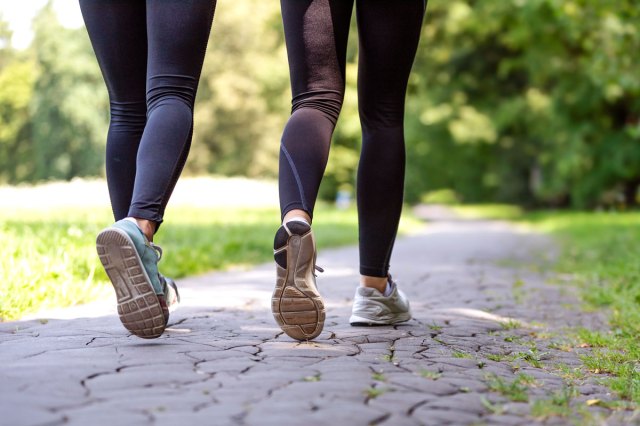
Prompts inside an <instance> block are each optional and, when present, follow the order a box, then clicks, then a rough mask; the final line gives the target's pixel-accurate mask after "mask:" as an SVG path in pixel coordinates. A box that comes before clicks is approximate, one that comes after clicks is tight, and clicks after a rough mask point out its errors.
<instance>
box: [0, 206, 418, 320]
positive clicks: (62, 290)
mask: <svg viewBox="0 0 640 426" xmlns="http://www.w3.org/2000/svg"><path fill="white" fill-rule="evenodd" d="M408 210H409V209H406V211H408ZM279 218H280V214H279V211H278V210H277V209H273V208H272V209H270V208H256V209H249V208H191V207H190V208H186V207H177V208H173V209H171V208H170V209H169V210H167V214H166V218H165V223H164V224H163V225H162V227H161V228H160V231H159V232H158V234H157V236H156V239H155V242H156V243H157V244H159V245H160V246H162V247H163V249H164V252H165V257H163V259H162V261H161V263H160V269H161V271H162V273H163V274H165V275H167V276H169V277H172V278H181V277H185V276H187V275H196V274H202V273H205V272H208V271H212V270H226V269H230V268H245V267H249V266H251V265H255V264H258V263H262V262H268V261H270V260H271V259H272V247H273V235H274V233H275V231H276V229H277V227H278V221H279ZM315 218H316V220H315V221H314V231H315V234H316V239H317V244H318V248H319V249H320V250H322V249H324V248H329V247H337V246H342V245H350V244H355V243H357V241H358V231H357V214H356V211H355V209H350V210H337V209H335V208H332V207H328V206H325V205H319V206H318V207H317V209H316V212H315ZM112 221H113V219H112V216H111V212H110V210H109V209H99V208H92V209H71V208H56V209H50V210H38V211H36V210H9V209H1V210H0V241H2V244H1V245H0V277H1V278H2V284H0V320H11V319H17V318H20V317H21V316H23V315H25V314H27V313H32V312H36V311H38V310H40V309H45V308H54V307H64V306H70V305H75V304H80V303H85V302H89V301H92V300H96V299H98V298H104V297H110V296H111V293H112V292H113V290H112V289H111V286H110V285H109V284H108V279H107V276H106V274H105V272H104V270H103V269H102V266H101V265H100V262H99V260H98V257H97V255H96V252H95V237H96V235H97V234H98V232H100V230H101V229H103V228H104V227H106V226H108V225H109V224H111V223H112ZM417 226H420V225H419V222H418V221H417V220H415V219H412V218H411V217H409V216H405V217H403V222H402V224H401V228H400V231H401V233H403V232H405V233H406V232H407V231H408V230H411V229H413V228H415V227H417ZM354 266H356V265H354Z"/></svg>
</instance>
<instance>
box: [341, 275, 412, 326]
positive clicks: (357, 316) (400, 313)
mask: <svg viewBox="0 0 640 426" xmlns="http://www.w3.org/2000/svg"><path fill="white" fill-rule="evenodd" d="M389 285H390V286H391V294H390V295H389V296H385V295H383V294H382V293H380V292H379V291H378V290H376V289H375V288H369V287H358V288H357V289H356V295H355V297H354V298H353V309H352V311H351V317H350V318H349V323H350V324H351V325H353V326H358V325H360V326H362V325H391V324H397V323H399V322H405V321H409V320H410V319H411V310H410V308H409V300H408V299H407V296H405V295H404V293H403V292H401V291H400V290H399V289H398V285H397V284H396V283H395V282H394V281H393V280H392V279H391V276H389Z"/></svg>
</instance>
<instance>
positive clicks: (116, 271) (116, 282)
mask: <svg viewBox="0 0 640 426" xmlns="http://www.w3.org/2000/svg"><path fill="white" fill-rule="evenodd" d="M96 250H97V251H98V256H99V257H100V262H102V266H104V269H105V271H106V272H107V275H108V276H109V279H110V280H111V284H112V285H113V288H114V289H115V291H116V298H117V301H118V315H119V316H120V321H122V325H124V327H125V328H126V329H127V330H129V331H130V332H131V333H133V334H135V335H136V336H138V337H142V338H145V339H153V338H156V337H160V335H162V333H163V332H164V329H165V328H166V326H167V322H168V321H169V309H170V308H172V307H173V306H175V305H176V304H177V303H178V302H179V301H180V296H179V294H178V288H177V286H176V284H175V282H173V280H171V279H170V278H166V277H164V276H162V275H161V274H160V273H159V272H158V262H159V261H160V259H161V258H162V249H161V248H160V247H159V246H157V245H155V244H153V243H152V242H150V241H149V240H148V239H147V237H146V236H145V235H144V234H143V233H142V231H141V230H140V228H138V226H137V225H136V224H135V223H133V222H130V221H128V220H119V221H118V222H116V223H114V224H113V225H112V226H110V227H109V228H107V229H105V230H103V231H102V232H100V234H98V237H97V239H96Z"/></svg>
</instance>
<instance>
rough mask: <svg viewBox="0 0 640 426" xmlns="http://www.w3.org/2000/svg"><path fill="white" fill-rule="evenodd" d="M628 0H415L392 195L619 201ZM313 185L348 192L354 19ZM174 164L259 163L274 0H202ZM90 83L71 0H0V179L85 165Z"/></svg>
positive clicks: (624, 169)
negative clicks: (322, 169) (399, 173)
mask: <svg viewBox="0 0 640 426" xmlns="http://www.w3.org/2000/svg"><path fill="white" fill-rule="evenodd" d="M633 3H635V2H634V1H632V0H616V1H613V0H575V1H570V0H562V1H560V0H508V1H507V0H484V1H474V0H458V1H447V2H442V1H441V2H438V1H433V2H431V4H429V6H428V10H427V19H426V22H425V25H424V27H423V38H422V41H421V44H420V48H419V52H418V56H417V58H416V62H415V66H414V68H413V73H412V76H411V80H410V85H409V93H408V99H407V111H406V117H407V119H406V126H405V127H406V140H407V153H408V157H407V158H408V170H407V187H406V199H407V201H408V202H410V203H414V202H418V201H439V202H447V201H463V202H474V203H475V202H508V203H515V204H519V205H522V206H526V207H546V206H553V207H573V208H595V207H605V208H606V207H611V206H617V207H620V206H633V205H635V204H636V202H637V192H638V185H639V184H640V101H639V95H640V77H639V76H640V25H639V21H640V16H639V14H640V13H639V8H638V7H637V4H635V5H634V4H633ZM352 31H353V34H352V37H351V40H350V46H349V51H348V65H347V67H348V69H347V93H346V101H345V104H344V108H343V111H342V114H341V118H340V123H339V126H338V128H337V129H336V132H335V138H334V142H333V146H332V152H331V159H330V163H329V166H328V170H327V175H326V178H325V180H324V182H323V187H322V191H321V196H322V197H323V198H325V199H335V197H336V194H337V192H338V191H339V190H342V191H343V192H344V191H351V192H352V191H353V184H354V178H355V170H356V167H357V161H358V152H359V145H360V125H359V120H358V116H357V99H356V72H357V50H358V49H357V33H356V27H355V22H354V23H353V27H352ZM208 49H209V51H208V54H207V58H206V62H205V65H204V69H203V72H202V80H201V82H200V88H199V93H198V100H197V104H196V124H195V138H194V144H193V148H192V151H191V156H190V159H189V162H188V163H187V166H186V170H185V175H192V176H193V175H198V176H199V175H211V174H215V175H223V176H247V177H251V178H261V179H264V178H267V179H269V178H274V177H275V176H276V172H277V154H278V148H279V140H280V134H281V131H282V128H283V126H284V123H285V121H286V119H287V117H288V114H289V108H290V89H289V80H288V68H287V61H286V52H285V48H284V40H283V35H282V24H281V20H280V16H279V2H276V1H270V2H264V1H258V0H243V1H222V2H219V4H218V7H217V12H216V17H215V21H214V25H213V30H212V33H211V40H210V42H209V48H208ZM107 123H108V99H107V94H106V90H105V87H104V83H103V81H102V77H101V75H100V72H99V69H98V66H97V63H96V60H95V57H94V55H93V52H92V50H91V46H90V44H89V40H88V37H87V34H86V31H85V29H84V28H83V27H82V20H81V16H80V14H79V10H78V4H77V2H76V1H74V0H57V1H49V2H45V1H32V0H30V1H29V2H13V1H7V0H0V183H2V184H19V183H25V182H26V183H31V182H33V183H35V182H42V181H47V180H70V179H73V178H75V177H101V176H103V174H104V170H103V162H104V161H103V151H104V143H105V136H106V130H107Z"/></svg>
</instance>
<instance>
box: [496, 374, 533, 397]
mask: <svg viewBox="0 0 640 426" xmlns="http://www.w3.org/2000/svg"><path fill="white" fill-rule="evenodd" d="M535 385H536V381H535V379H534V378H533V377H532V376H529V375H526V374H523V373H520V374H518V375H517V376H516V377H515V378H514V379H513V380H511V381H508V380H505V379H503V378H501V377H499V376H497V375H495V374H489V375H487V386H488V387H489V390H491V391H493V392H498V393H499V394H500V395H503V396H505V397H506V398H508V399H509V400H511V401H515V402H527V401H529V388H530V387H531V386H535Z"/></svg>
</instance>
